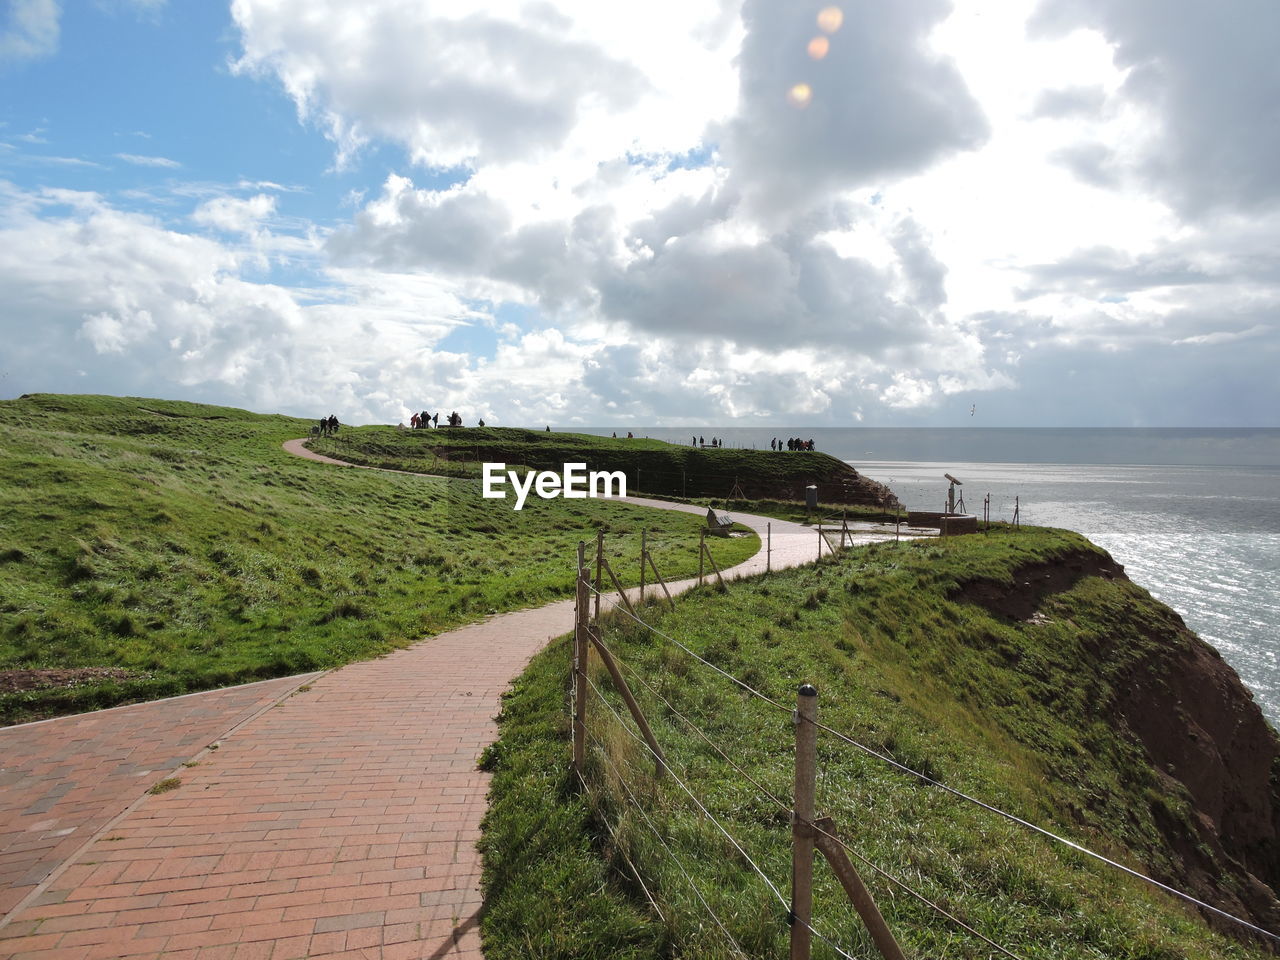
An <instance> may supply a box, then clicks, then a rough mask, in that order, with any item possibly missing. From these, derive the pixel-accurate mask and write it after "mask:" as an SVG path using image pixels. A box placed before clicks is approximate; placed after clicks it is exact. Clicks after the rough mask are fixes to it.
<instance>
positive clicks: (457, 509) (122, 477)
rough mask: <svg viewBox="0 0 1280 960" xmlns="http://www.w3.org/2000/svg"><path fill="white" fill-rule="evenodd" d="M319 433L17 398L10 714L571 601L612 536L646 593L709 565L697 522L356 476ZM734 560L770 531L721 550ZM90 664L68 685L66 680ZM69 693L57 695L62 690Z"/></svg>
mask: <svg viewBox="0 0 1280 960" xmlns="http://www.w3.org/2000/svg"><path fill="white" fill-rule="evenodd" d="M310 426H311V423H310V421H303V420H297V419H293V418H288V417H282V416H263V415H258V414H253V413H248V412H246V411H243V410H235V409H230V408H224V407H212V406H204V405H200V404H192V403H182V402H175V401H164V400H146V399H137V398H118V397H102V396H59V395H44V394H42V395H32V396H27V397H23V398H21V399H19V400H11V401H4V402H0V476H3V477H4V482H3V483H2V484H0V722H15V721H18V720H21V719H27V718H31V717H35V716H44V715H48V714H50V713H56V712H66V711H74V710H81V709H88V708H92V707H99V706H108V705H113V704H116V703H120V702H125V701H128V700H134V699H147V698H154V697H159V696H166V695H171V694H177V693H183V692H187V691H190V690H196V689H203V688H208V687H212V686H219V685H224V684H230V683H237V682H242V681H246V680H254V679H261V678H266V677H272V676H280V675H286V674H291V673H298V672H303V671H307V670H312V669H316V668H322V667H331V666H335V665H338V664H341V663H346V662H349V661H351V660H355V659H360V658H365V657H370V656H376V655H378V654H380V653H383V652H385V651H387V650H390V649H393V648H395V647H398V646H402V645H404V644H406V643H410V642H412V641H414V640H417V639H419V638H421V637H423V636H424V635H430V634H433V633H436V632H439V631H441V630H443V629H446V628H448V627H451V626H454V625H456V624H459V623H462V622H465V621H468V620H472V619H476V618H479V617H482V616H485V615H487V614H489V613H491V612H494V611H500V610H507V609H513V608H516V607H522V606H528V605H532V604H537V603H540V602H543V601H546V600H550V599H554V598H558V597H564V596H569V595H571V594H572V585H573V583H572V581H573V575H572V567H573V560H572V558H573V554H574V551H575V548H576V544H577V542H578V541H579V540H592V539H594V537H595V532H596V529H597V528H600V527H603V528H604V529H605V530H606V532H607V535H608V538H609V543H610V548H611V550H612V551H614V552H613V558H614V560H615V567H616V568H617V570H618V572H619V574H620V575H621V576H624V577H628V578H630V579H633V580H635V579H638V562H637V556H638V550H639V531H640V529H641V527H642V526H643V527H645V528H647V529H649V530H650V531H651V533H650V535H649V544H650V548H651V550H652V551H653V553H654V555H655V557H656V559H657V562H658V564H659V566H660V567H661V568H662V570H663V573H664V575H668V576H670V577H673V578H674V577H678V576H682V575H687V574H690V573H692V572H693V571H695V570H696V567H697V558H696V554H695V551H696V547H697V537H698V533H697V530H698V526H699V523H700V521H699V520H698V518H696V517H691V516H686V515H679V514H672V513H665V512H660V511H654V510H645V509H641V508H636V507H631V506H628V505H625V504H618V503H610V502H607V501H603V500H573V501H566V500H561V499H557V500H547V501H544V500H540V499H537V498H531V499H530V501H529V503H528V504H527V505H526V507H525V509H524V510H523V511H521V512H519V513H516V512H514V511H512V510H511V508H510V505H509V503H507V502H505V501H492V500H482V499H481V498H480V496H479V488H478V485H477V484H475V483H471V482H466V481H459V482H446V481H439V480H426V479H423V478H419V477H409V476H395V475H392V474H385V473H376V472H372V471H366V470H345V469H341V468H336V467H330V466H324V465H322V464H316V463H311V462H307V461H304V460H301V459H299V458H298V457H294V456H291V455H289V454H288V453H285V452H284V451H283V450H282V449H281V446H280V445H281V443H282V442H283V441H284V440H287V439H290V438H293V437H301V436H306V435H307V433H308V431H309V429H310ZM713 548H714V549H715V550H716V551H717V556H718V558H719V559H720V562H721V563H722V564H724V565H730V564H733V563H735V562H738V561H740V560H742V559H745V557H746V556H749V555H750V554H751V553H753V552H754V551H755V550H756V549H757V548H758V541H757V539H756V538H755V537H754V536H751V537H746V538H743V539H735V540H730V541H719V542H717V543H715V544H714V545H713ZM69 669H73V670H77V671H79V673H77V674H75V675H73V678H74V679H79V680H81V681H83V682H80V683H76V684H74V685H69V684H68V683H67V682H66V679H65V675H64V677H63V678H61V679H59V678H56V677H55V676H54V675H53V674H52V673H49V671H54V670H69ZM55 682H56V684H57V685H53V684H54V683H55Z"/></svg>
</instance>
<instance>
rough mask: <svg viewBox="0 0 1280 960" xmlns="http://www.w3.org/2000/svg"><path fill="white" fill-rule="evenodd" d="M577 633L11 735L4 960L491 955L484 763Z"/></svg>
mask: <svg viewBox="0 0 1280 960" xmlns="http://www.w3.org/2000/svg"><path fill="white" fill-rule="evenodd" d="M285 448H286V449H287V450H289V452H291V453H296V454H298V455H299V456H305V457H308V458H309V459H312V460H316V461H319V462H322V463H330V464H337V463H340V461H334V460H331V459H330V458H325V457H321V456H320V455H318V454H313V453H311V452H310V451H308V450H306V449H305V447H303V445H302V441H290V442H289V443H287V444H285ZM342 465H343V466H350V465H349V464H342ZM627 499H628V500H629V501H630V502H633V503H636V504H639V505H643V506H649V507H654V508H658V509H664V510H680V511H685V512H693V513H701V512H703V511H702V510H701V508H698V507H691V506H686V505H682V504H673V503H668V502H665V501H659V500H646V499H643V498H627ZM735 519H737V520H739V521H741V522H743V523H746V524H747V525H748V526H751V527H752V528H753V529H755V530H757V532H759V533H760V534H761V535H762V537H763V536H764V534H765V531H766V524H772V540H773V551H772V557H771V565H772V567H774V568H775V569H780V568H783V567H788V566H795V565H798V564H801V563H806V562H808V561H810V560H812V559H814V557H815V556H816V553H817V537H816V534H815V532H814V531H813V530H812V529H809V528H806V527H802V526H800V525H798V524H793V523H787V522H785V521H778V520H773V521H770V520H767V519H766V518H763V517H752V516H742V515H736V514H735ZM764 567H765V557H764V553H763V551H761V553H759V554H757V555H756V556H755V557H752V558H751V559H750V560H748V561H746V562H745V563H743V564H741V565H739V566H737V567H735V568H733V569H731V570H729V571H726V572H725V575H726V577H734V576H744V575H750V574H753V573H758V572H761V571H763V570H764ZM690 584H691V581H684V582H681V583H677V584H674V585H673V586H672V589H673V592H674V591H678V590H683V589H687V588H688V586H689V585H690ZM572 618H573V602H572V600H566V601H559V602H556V603H552V604H549V605H547V606H544V607H539V608H536V609H531V610H519V611H515V612H513V613H507V614H502V615H500V616H496V617H493V618H491V619H489V620H486V621H483V622H480V623H475V624H471V625H469V626H466V627H462V628H460V629H457V630H451V631H449V632H447V633H443V634H440V635H438V636H435V637H430V638H427V639H424V640H423V641H421V642H419V643H416V644H414V645H413V646H411V647H408V648H405V649H403V650H400V651H398V652H396V653H393V654H391V655H389V656H386V657H383V658H381V659H378V660H370V661H366V662H363V663H354V664H350V665H348V666H346V667H343V668H341V669H339V670H334V671H331V672H329V673H325V674H310V675H307V676H305V677H292V678H285V679H281V680H273V681H268V682H266V683H262V684H254V685H251V686H247V687H236V688H230V689H227V690H219V691H212V692H210V693H207V694H197V695H194V696H191V697H185V698H179V699H176V700H164V701H157V702H154V703H146V704H138V705H136V706H131V707H123V708H118V709H117V710H108V711H102V712H100V713H94V714H87V715H83V716H76V717H63V718H59V719H55V720H49V721H43V722H41V723H36V724H27V725H25V726H20V727H11V728H8V729H3V730H0V757H3V761H2V762H3V764H4V766H3V768H0V786H4V791H5V792H4V805H3V806H2V807H0V813H3V815H4V821H3V823H4V825H3V828H0V845H2V846H0V870H3V871H4V872H3V876H4V877H5V878H7V880H6V888H5V890H4V892H3V895H6V896H7V897H8V899H0V910H5V911H8V912H7V913H5V914H4V916H3V919H0V957H18V956H21V957H23V958H45V957H47V958H49V960H55V958H56V960H94V958H108V957H123V956H128V957H160V956H164V957H166V958H178V960H182V958H197V957H199V958H206V960H216V958H236V960H239V958H271V960H288V958H292V957H319V956H326V957H351V958H357V957H358V958H361V960H372V958H379V957H381V958H386V960H394V958H430V960H436V958H443V957H468V958H479V957H480V956H481V953H480V934H479V909H480V905H481V900H480V889H479V875H480V861H479V855H478V854H477V852H476V849H475V841H476V839H477V837H478V836H479V829H480V827H479V825H480V818H481V817H482V815H483V814H484V810H485V796H486V793H487V791H488V779H489V778H488V775H486V774H484V773H482V772H480V771H479V770H477V769H476V759H477V757H478V756H479V754H480V752H481V750H483V748H484V747H485V746H486V745H487V744H489V743H490V742H492V741H493V739H494V737H495V736H496V733H497V728H496V725H495V724H494V722H493V717H494V716H495V715H496V714H497V712H498V709H499V703H500V701H499V698H500V696H501V694H502V693H503V692H504V691H505V690H506V689H507V687H508V686H509V684H510V682H511V680H512V679H514V678H515V677H516V676H517V675H518V674H519V673H520V672H521V670H523V669H524V667H525V665H526V664H527V663H528V661H529V659H530V658H531V657H532V656H533V655H534V654H535V653H537V652H538V651H539V650H540V649H541V648H542V647H543V646H544V645H545V644H546V642H547V641H548V640H549V639H551V638H552V637H555V636H558V635H560V634H562V633H565V632H566V631H568V630H569V629H570V628H571V625H572ZM214 740H217V741H219V744H218V748H217V749H216V750H210V749H202V748H203V747H205V745H206V744H208V743H210V742H213V741H214ZM187 760H194V761H196V762H197V764H198V765H195V766H185V767H184V766H182V764H183V762H184V761H187ZM165 776H176V777H177V778H178V779H180V781H181V784H180V785H179V786H177V787H176V788H175V789H172V790H169V791H168V792H164V793H160V794H156V795H150V794H147V793H146V792H145V791H146V790H147V788H149V787H150V786H152V785H153V784H154V783H156V782H157V781H159V780H160V779H162V777H165Z"/></svg>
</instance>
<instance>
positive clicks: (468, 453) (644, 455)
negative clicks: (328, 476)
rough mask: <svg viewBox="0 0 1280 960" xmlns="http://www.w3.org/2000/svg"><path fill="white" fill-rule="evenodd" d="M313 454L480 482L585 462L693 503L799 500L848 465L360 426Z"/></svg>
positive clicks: (560, 436) (810, 458)
mask: <svg viewBox="0 0 1280 960" xmlns="http://www.w3.org/2000/svg"><path fill="white" fill-rule="evenodd" d="M315 449H316V450H317V451H320V452H324V453H329V454H330V455H331V456H335V457H339V458H341V459H344V460H351V461H353V462H358V463H366V464H370V465H375V466H397V467H399V468H401V469H410V470H418V471H422V472H426V473H446V474H449V475H466V476H478V475H479V470H480V468H479V463H480V462H482V461H486V460H488V461H494V462H497V461H501V462H506V463H507V464H509V465H510V464H521V465H524V466H529V467H536V468H538V469H559V467H560V465H561V464H562V463H564V462H565V461H574V460H582V461H585V462H586V463H587V464H588V465H589V466H590V467H591V468H592V469H598V470H599V469H603V470H622V471H623V472H625V473H626V474H627V489H628V490H632V491H635V492H646V493H659V494H664V495H672V496H685V495H688V496H690V497H695V496H712V497H726V496H728V495H729V493H730V492H731V491H732V490H733V485H734V481H735V480H737V481H739V482H740V483H741V484H742V485H743V487H744V488H747V489H748V490H750V489H753V485H754V489H763V488H768V489H770V490H773V491H775V495H777V492H778V491H788V492H790V493H791V494H792V495H793V496H794V497H795V499H797V500H803V499H804V487H805V486H806V485H807V484H810V483H828V482H838V481H839V480H840V479H842V478H845V477H848V476H850V473H849V468H848V466H847V465H846V464H844V463H843V462H842V461H840V460H837V459H835V458H834V457H831V456H828V455H827V454H825V453H790V452H787V453H774V452H772V451H768V450H730V449H716V450H703V449H699V448H695V447H691V446H677V445H675V444H670V443H666V442H664V441H661V440H644V439H640V438H636V439H633V440H627V439H625V438H623V439H613V438H611V437H598V436H593V435H589V434H579V433H545V432H540V431H537V430H521V429H518V428H512V427H469V428H467V429H464V430H410V431H402V430H396V429H394V428H389V427H361V428H358V429H354V430H350V429H347V430H343V431H342V432H341V433H340V434H339V435H338V436H336V437H332V438H325V439H322V440H320V441H318V442H317V444H316V446H315ZM682 471H683V472H682Z"/></svg>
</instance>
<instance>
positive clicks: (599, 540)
mask: <svg viewBox="0 0 1280 960" xmlns="http://www.w3.org/2000/svg"><path fill="white" fill-rule="evenodd" d="M603 565H604V530H597V531H596V622H597V623H599V621H600V594H602V593H604V566H603Z"/></svg>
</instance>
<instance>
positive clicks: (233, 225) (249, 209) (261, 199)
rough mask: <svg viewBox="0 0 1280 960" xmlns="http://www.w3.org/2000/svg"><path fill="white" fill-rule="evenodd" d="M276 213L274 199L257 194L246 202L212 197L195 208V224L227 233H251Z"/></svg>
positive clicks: (237, 199) (230, 198)
mask: <svg viewBox="0 0 1280 960" xmlns="http://www.w3.org/2000/svg"><path fill="white" fill-rule="evenodd" d="M275 211H276V198H275V197H272V196H269V195H267V194H265V193H259V194H256V195H254V196H252V197H249V198H248V199H247V200H242V199H240V198H239V197H214V198H213V199H212V200H206V201H205V202H204V203H202V204H200V206H198V207H196V211H195V213H193V214H192V219H193V220H195V222H196V223H198V224H201V225H202V226H206V227H213V228H214V229H216V230H223V231H225V232H227V233H253V232H254V231H255V230H257V229H258V228H259V227H260V226H261V225H262V222H263V221H264V220H266V219H267V218H269V217H270V216H271V215H272V214H274V213H275Z"/></svg>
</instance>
